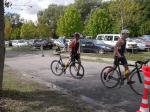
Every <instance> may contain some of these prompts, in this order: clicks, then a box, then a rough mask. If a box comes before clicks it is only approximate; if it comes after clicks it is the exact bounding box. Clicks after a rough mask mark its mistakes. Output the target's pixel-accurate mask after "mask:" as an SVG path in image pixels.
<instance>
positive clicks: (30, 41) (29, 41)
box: [28, 39, 36, 46]
mask: <svg viewBox="0 0 150 112" xmlns="http://www.w3.org/2000/svg"><path fill="white" fill-rule="evenodd" d="M35 41H36V39H30V40H28V45H29V46H33V43H34V42H35Z"/></svg>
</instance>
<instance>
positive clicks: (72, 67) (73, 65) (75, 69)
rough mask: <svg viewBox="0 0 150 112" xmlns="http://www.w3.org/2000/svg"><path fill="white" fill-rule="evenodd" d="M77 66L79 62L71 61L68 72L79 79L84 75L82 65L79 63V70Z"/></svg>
mask: <svg viewBox="0 0 150 112" xmlns="http://www.w3.org/2000/svg"><path fill="white" fill-rule="evenodd" d="M78 66H79V63H78V62H75V63H71V65H70V67H69V69H70V74H71V75H72V77H73V78H75V79H81V78H82V77H83V76H84V67H83V66H82V65H80V69H79V72H78ZM77 72H78V73H77Z"/></svg>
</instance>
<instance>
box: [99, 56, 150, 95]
mask: <svg viewBox="0 0 150 112" xmlns="http://www.w3.org/2000/svg"><path fill="white" fill-rule="evenodd" d="M149 61H150V59H147V60H145V61H136V62H135V64H128V66H130V67H133V69H132V70H131V71H130V73H129V81H134V83H133V84H129V86H130V88H131V89H132V90H133V91H134V92H135V93H136V94H137V95H143V89H144V84H143V80H144V75H143V73H142V71H141V68H142V65H146V64H148V62H149ZM120 65H122V64H120V63H118V64H117V66H116V67H115V68H113V67H112V66H106V67H104V68H103V69H102V71H101V74H100V76H101V81H102V83H103V85H104V86H105V87H107V88H115V87H117V86H118V85H119V88H121V86H122V85H123V84H124V81H125V79H126V78H125V76H124V75H123V74H122V73H121V69H120ZM108 70H109V72H108ZM109 84H110V85H109Z"/></svg>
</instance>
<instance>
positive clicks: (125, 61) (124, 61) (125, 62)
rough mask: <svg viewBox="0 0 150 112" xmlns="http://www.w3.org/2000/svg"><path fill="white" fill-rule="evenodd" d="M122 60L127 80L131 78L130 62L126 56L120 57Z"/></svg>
mask: <svg viewBox="0 0 150 112" xmlns="http://www.w3.org/2000/svg"><path fill="white" fill-rule="evenodd" d="M120 62H121V64H122V65H123V67H124V73H125V74H124V75H125V77H126V78H127V80H129V71H130V70H129V67H128V63H127V60H126V58H125V56H123V57H121V58H120Z"/></svg>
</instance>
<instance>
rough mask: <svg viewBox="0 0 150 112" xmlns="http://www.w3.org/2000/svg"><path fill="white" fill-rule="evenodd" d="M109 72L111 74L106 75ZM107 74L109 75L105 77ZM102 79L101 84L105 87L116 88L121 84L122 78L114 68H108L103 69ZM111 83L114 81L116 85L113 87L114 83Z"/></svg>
mask: <svg viewBox="0 0 150 112" xmlns="http://www.w3.org/2000/svg"><path fill="white" fill-rule="evenodd" d="M108 70H109V73H106V72H107V71H108ZM105 73H106V74H107V75H106V76H105ZM112 73H113V74H112ZM114 75H116V76H114ZM100 77H101V82H102V84H103V85H104V86H105V87H107V88H115V87H116V86H117V85H118V84H119V83H120V77H121V76H120V75H119V72H118V71H117V70H116V69H114V68H113V67H112V66H106V67H104V68H103V69H102V71H101V74H100ZM104 77H105V78H104ZM112 79H113V80H112ZM110 81H114V84H113V85H112V82H110ZM109 83H110V85H109Z"/></svg>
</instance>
